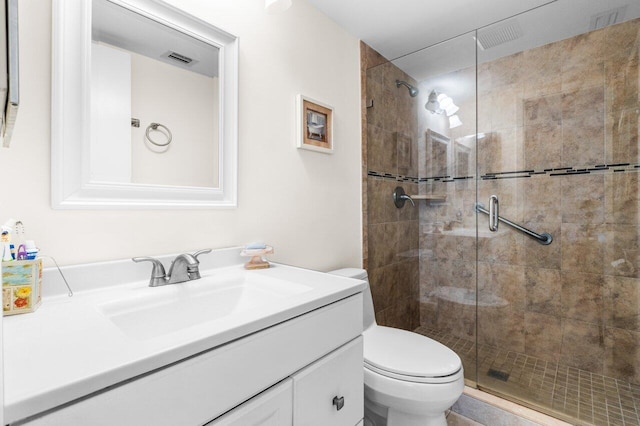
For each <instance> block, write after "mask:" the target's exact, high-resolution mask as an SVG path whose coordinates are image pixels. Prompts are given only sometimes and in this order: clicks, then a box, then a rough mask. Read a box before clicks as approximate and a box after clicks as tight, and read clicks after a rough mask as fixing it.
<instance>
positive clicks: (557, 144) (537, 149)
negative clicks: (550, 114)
mask: <svg viewBox="0 0 640 426" xmlns="http://www.w3.org/2000/svg"><path fill="white" fill-rule="evenodd" d="M524 164H525V168H526V169H533V170H537V171H542V170H544V169H547V168H554V167H562V166H563V161H562V125H561V124H558V123H554V122H551V123H543V124H536V125H532V126H525V128H524Z"/></svg>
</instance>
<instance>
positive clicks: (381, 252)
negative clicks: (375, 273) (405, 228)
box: [368, 223, 398, 269]
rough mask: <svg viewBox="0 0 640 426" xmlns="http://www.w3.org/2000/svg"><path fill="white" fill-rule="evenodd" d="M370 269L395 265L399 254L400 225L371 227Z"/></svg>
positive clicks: (389, 224)
mask: <svg viewBox="0 0 640 426" xmlns="http://www.w3.org/2000/svg"><path fill="white" fill-rule="evenodd" d="M368 242H369V267H370V268H372V269H375V268H379V267H382V266H385V265H389V264H391V263H394V262H395V260H396V256H397V253H398V224H397V223H380V224H371V225H369V241H368Z"/></svg>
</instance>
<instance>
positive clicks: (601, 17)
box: [589, 6, 627, 31]
mask: <svg viewBox="0 0 640 426" xmlns="http://www.w3.org/2000/svg"><path fill="white" fill-rule="evenodd" d="M626 11H627V6H622V7H617V8H615V9H610V10H606V11H604V12H601V13H598V14H597V15H593V16H592V17H591V23H590V24H589V31H593V30H599V29H600V28H604V27H608V26H609V25H613V24H618V23H620V22H622V20H623V19H624V14H625V12H626Z"/></svg>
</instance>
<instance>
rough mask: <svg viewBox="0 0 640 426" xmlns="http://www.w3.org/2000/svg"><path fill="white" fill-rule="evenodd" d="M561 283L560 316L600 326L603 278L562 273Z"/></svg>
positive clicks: (602, 306)
mask: <svg viewBox="0 0 640 426" xmlns="http://www.w3.org/2000/svg"><path fill="white" fill-rule="evenodd" d="M561 281H562V293H561V301H562V316H563V317H565V318H572V319H575V320H580V321H583V322H588V323H591V324H596V325H598V324H602V319H603V318H604V294H605V284H604V276H603V275H593V274H581V273H577V272H563V273H562V276H561Z"/></svg>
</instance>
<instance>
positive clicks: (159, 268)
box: [131, 257, 167, 287]
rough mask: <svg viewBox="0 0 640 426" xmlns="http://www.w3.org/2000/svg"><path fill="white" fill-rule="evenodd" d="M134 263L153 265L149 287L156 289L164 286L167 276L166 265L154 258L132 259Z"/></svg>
mask: <svg viewBox="0 0 640 426" xmlns="http://www.w3.org/2000/svg"><path fill="white" fill-rule="evenodd" d="M131 260H133V261H134V262H136V263H138V262H151V263H153V268H152V269H151V280H149V286H150V287H155V286H158V285H162V284H164V280H165V278H166V276H167V274H166V272H165V271H164V265H163V264H162V262H160V261H159V260H158V259H154V258H153V257H133V258H131Z"/></svg>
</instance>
